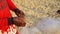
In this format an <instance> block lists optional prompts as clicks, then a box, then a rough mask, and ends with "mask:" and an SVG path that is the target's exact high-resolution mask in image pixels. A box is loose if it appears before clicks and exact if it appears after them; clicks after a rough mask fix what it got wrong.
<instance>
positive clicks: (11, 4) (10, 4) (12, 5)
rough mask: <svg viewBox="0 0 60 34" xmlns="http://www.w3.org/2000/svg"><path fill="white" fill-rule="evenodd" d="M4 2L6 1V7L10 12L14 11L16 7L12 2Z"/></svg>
mask: <svg viewBox="0 0 60 34" xmlns="http://www.w3.org/2000/svg"><path fill="white" fill-rule="evenodd" d="M6 1H7V3H8V6H9V8H10V9H11V10H14V9H16V6H15V5H14V4H13V2H12V0H6Z"/></svg>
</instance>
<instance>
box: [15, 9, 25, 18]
mask: <svg viewBox="0 0 60 34" xmlns="http://www.w3.org/2000/svg"><path fill="white" fill-rule="evenodd" d="M14 11H15V13H16V15H17V16H18V17H24V16H25V14H24V12H23V11H21V10H19V9H15V10H14Z"/></svg>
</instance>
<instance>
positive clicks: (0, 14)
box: [0, 0, 16, 18]
mask: <svg viewBox="0 0 60 34" xmlns="http://www.w3.org/2000/svg"><path fill="white" fill-rule="evenodd" d="M10 9H11V10H14V9H16V6H15V5H14V4H13V3H12V1H11V0H0V18H10V17H11V14H10Z"/></svg>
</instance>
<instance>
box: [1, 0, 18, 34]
mask: <svg viewBox="0 0 60 34" xmlns="http://www.w3.org/2000/svg"><path fill="white" fill-rule="evenodd" d="M10 9H11V10H14V9H16V6H15V5H14V4H13V3H12V1H11V0H0V34H18V33H17V30H16V27H15V26H14V25H8V18H10V17H12V16H11V14H10ZM11 31H12V32H11Z"/></svg>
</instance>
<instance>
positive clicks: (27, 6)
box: [11, 0, 60, 34]
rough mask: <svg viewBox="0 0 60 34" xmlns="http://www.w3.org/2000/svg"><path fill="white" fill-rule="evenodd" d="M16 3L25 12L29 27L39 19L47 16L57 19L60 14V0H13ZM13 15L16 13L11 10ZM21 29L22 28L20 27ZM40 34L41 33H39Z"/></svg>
mask: <svg viewBox="0 0 60 34" xmlns="http://www.w3.org/2000/svg"><path fill="white" fill-rule="evenodd" d="M12 1H13V2H14V3H15V5H16V6H17V7H18V8H19V9H20V10H22V11H23V12H24V13H25V18H26V23H27V25H26V26H27V27H32V26H33V25H34V24H36V23H37V22H38V21H40V20H43V19H45V18H47V17H51V18H54V19H57V18H59V17H60V14H57V13H56V12H57V10H59V9H60V0H12ZM11 13H12V16H13V17H15V16H16V15H15V14H14V12H11ZM18 29H19V31H20V30H21V29H22V28H21V27H18ZM38 34H39V33H38Z"/></svg>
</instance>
